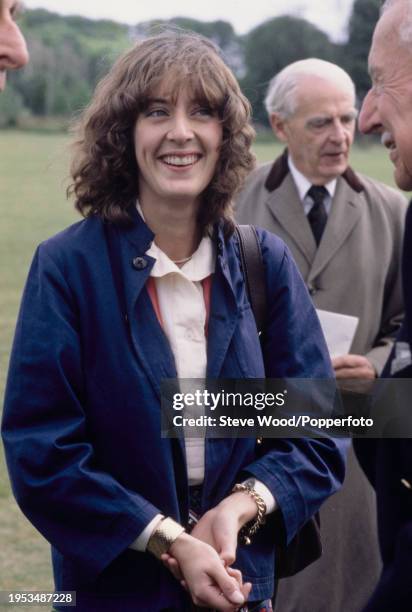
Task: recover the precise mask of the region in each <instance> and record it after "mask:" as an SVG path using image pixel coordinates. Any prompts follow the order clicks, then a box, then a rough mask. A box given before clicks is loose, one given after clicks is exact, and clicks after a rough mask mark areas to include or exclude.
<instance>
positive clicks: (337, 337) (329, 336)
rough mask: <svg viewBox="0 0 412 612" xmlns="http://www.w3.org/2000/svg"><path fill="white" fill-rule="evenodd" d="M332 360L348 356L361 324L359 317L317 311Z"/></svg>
mask: <svg viewBox="0 0 412 612" xmlns="http://www.w3.org/2000/svg"><path fill="white" fill-rule="evenodd" d="M316 312H317V314H318V317H319V320H320V324H321V327H322V331H323V334H324V336H325V339H326V344H327V345H328V349H329V353H330V356H331V358H333V357H339V356H340V355H347V354H348V353H349V350H350V347H351V345H352V342H353V338H354V336H355V332H356V328H357V326H358V323H359V318H358V317H352V316H350V315H344V314H339V313H337V312H330V311H328V310H320V309H319V308H317V309H316Z"/></svg>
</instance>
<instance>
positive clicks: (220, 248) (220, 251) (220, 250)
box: [217, 240, 223, 255]
mask: <svg viewBox="0 0 412 612" xmlns="http://www.w3.org/2000/svg"><path fill="white" fill-rule="evenodd" d="M217 254H218V255H223V242H222V241H221V240H218V242H217Z"/></svg>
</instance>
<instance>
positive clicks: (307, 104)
mask: <svg viewBox="0 0 412 612" xmlns="http://www.w3.org/2000/svg"><path fill="white" fill-rule="evenodd" d="M295 95H296V102H297V105H296V110H295V112H294V113H293V115H292V116H291V117H288V118H287V119H281V118H280V117H279V116H278V115H272V116H271V124H272V128H273V131H274V132H275V134H276V136H277V137H278V138H280V140H282V141H283V142H285V143H287V146H288V149H289V153H290V155H291V157H292V160H293V162H294V164H295V166H296V167H297V169H298V170H299V171H300V172H301V173H302V174H303V175H304V176H306V178H307V179H308V180H309V181H310V182H311V183H313V184H315V185H325V184H326V183H328V182H329V181H331V180H333V179H334V178H336V177H337V176H339V175H340V174H342V173H343V172H344V171H345V170H346V168H347V166H348V156H349V151H350V147H351V144H352V142H353V136H354V132H355V122H356V109H355V106H354V99H353V94H352V93H351V92H350V91H349V90H348V89H347V88H344V87H342V85H340V84H339V85H337V84H335V83H332V82H331V81H328V80H325V79H321V78H319V77H304V78H302V80H301V82H300V83H299V85H298V87H297V90H296V94H295Z"/></svg>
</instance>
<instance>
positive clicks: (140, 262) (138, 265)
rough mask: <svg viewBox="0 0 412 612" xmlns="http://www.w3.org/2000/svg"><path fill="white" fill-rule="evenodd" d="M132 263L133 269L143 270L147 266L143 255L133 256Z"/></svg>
mask: <svg viewBox="0 0 412 612" xmlns="http://www.w3.org/2000/svg"><path fill="white" fill-rule="evenodd" d="M132 265H133V268H134V269H135V270H144V269H145V267H146V266H147V261H146V260H145V258H144V257H135V258H134V259H133V261H132Z"/></svg>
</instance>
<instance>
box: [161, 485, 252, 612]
mask: <svg viewBox="0 0 412 612" xmlns="http://www.w3.org/2000/svg"><path fill="white" fill-rule="evenodd" d="M255 515H256V504H255V502H254V501H253V499H251V498H250V496H248V495H245V494H244V493H242V492H238V493H234V494H232V495H230V496H229V497H226V498H225V499H224V500H223V501H222V502H221V503H220V504H218V505H217V506H216V507H215V508H212V509H211V510H209V511H208V512H206V513H205V514H204V515H203V516H202V518H201V519H200V520H199V522H198V523H197V524H196V525H195V527H194V529H193V530H192V533H191V535H189V534H186V533H183V534H182V535H181V536H179V537H178V538H177V540H176V541H175V542H174V543H173V544H172V546H171V547H170V549H169V553H168V554H164V555H163V556H162V561H163V563H164V564H165V565H166V567H168V568H169V570H170V571H171V572H172V574H173V575H174V576H175V578H176V579H177V580H179V581H180V582H181V584H182V586H183V587H184V588H185V589H186V590H187V591H189V593H190V595H191V598H192V600H193V602H194V603H195V604H196V605H198V606H201V607H202V606H204V607H211V608H215V609H216V610H221V611H222V612H232V611H233V610H238V609H239V607H241V606H242V605H243V604H244V603H245V602H246V601H247V599H248V597H249V594H250V591H251V589H252V584H251V583H250V582H245V583H243V580H242V575H241V572H240V571H239V570H236V569H234V568H232V567H231V565H232V564H233V563H234V562H235V560H236V549H237V541H238V533H239V530H240V529H241V528H242V527H243V525H245V524H246V523H247V522H249V521H250V520H252V519H253V518H254V517H255Z"/></svg>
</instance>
